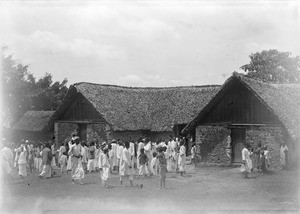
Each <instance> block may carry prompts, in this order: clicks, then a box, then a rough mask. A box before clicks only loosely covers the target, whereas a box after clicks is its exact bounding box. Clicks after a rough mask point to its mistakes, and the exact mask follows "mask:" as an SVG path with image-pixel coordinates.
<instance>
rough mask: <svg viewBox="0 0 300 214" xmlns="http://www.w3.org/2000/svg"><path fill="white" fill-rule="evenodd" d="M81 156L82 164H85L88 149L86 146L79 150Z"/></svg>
mask: <svg viewBox="0 0 300 214" xmlns="http://www.w3.org/2000/svg"><path fill="white" fill-rule="evenodd" d="M81 155H82V163H87V162H88V161H87V156H88V148H87V147H86V146H83V147H82V150H81Z"/></svg>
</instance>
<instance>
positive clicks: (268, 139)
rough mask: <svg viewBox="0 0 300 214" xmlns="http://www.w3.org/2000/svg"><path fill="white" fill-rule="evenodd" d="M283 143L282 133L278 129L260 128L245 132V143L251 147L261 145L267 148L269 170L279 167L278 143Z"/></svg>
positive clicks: (280, 129)
mask: <svg viewBox="0 0 300 214" xmlns="http://www.w3.org/2000/svg"><path fill="white" fill-rule="evenodd" d="M282 141H284V132H283V130H282V128H280V127H262V128H252V129H247V130H246V142H248V143H250V145H251V146H253V145H255V144H256V145H257V144H258V143H261V145H262V147H263V146H267V148H268V150H269V152H270V156H271V159H270V162H271V168H279V167H280V162H279V161H280V155H279V150H280V143H281V142H282Z"/></svg>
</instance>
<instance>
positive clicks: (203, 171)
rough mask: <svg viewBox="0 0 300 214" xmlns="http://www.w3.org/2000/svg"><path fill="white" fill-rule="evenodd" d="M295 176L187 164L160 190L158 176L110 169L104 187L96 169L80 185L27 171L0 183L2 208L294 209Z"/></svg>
mask: <svg viewBox="0 0 300 214" xmlns="http://www.w3.org/2000/svg"><path fill="white" fill-rule="evenodd" d="M297 177H298V176H297V171H296V170H291V171H287V172H284V171H275V172H274V174H272V175H257V174H253V175H252V178H250V179H242V178H241V174H240V171H239V168H229V167H198V168H194V167H193V166H191V165H189V166H188V176H187V177H181V176H180V175H177V176H176V174H175V173H173V174H172V173H169V174H168V175H167V180H166V189H164V190H160V189H159V178H158V177H151V178H142V179H136V177H135V181H134V182H135V184H136V186H135V187H129V181H127V180H126V181H125V187H121V186H119V177H118V175H112V177H111V179H110V180H109V182H108V184H109V188H104V187H102V186H101V181H100V176H99V173H92V174H87V175H86V176H85V178H84V183H85V184H84V185H76V184H72V183H71V181H70V173H69V174H64V175H62V176H56V177H54V178H52V179H44V180H40V179H39V178H38V177H37V176H36V175H29V177H27V178H26V179H24V180H23V181H22V180H20V179H19V178H15V179H14V180H13V181H11V182H10V183H9V184H6V185H2V189H1V192H2V199H3V200H2V204H1V210H2V212H1V213H121V212H123V213H158V212H159V213H298V212H299V206H298V198H299V197H298V195H297V194H298V179H297ZM141 184H143V188H140V186H141Z"/></svg>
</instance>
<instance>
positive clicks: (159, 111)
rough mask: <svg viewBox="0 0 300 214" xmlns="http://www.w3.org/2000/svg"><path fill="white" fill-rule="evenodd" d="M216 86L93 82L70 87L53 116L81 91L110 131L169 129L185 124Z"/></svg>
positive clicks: (62, 111) (216, 89) (206, 101)
mask: <svg viewBox="0 0 300 214" xmlns="http://www.w3.org/2000/svg"><path fill="white" fill-rule="evenodd" d="M219 87H220V86H217V85H211V86H189V87H166V88H138V87H122V86H114V85H101V84H93V83H85V82H83V83H77V84H74V85H72V86H71V87H70V89H69V92H68V94H67V95H66V98H65V100H64V101H63V103H62V105H61V106H60V107H59V108H58V110H57V112H56V113H55V117H56V118H59V117H60V115H62V114H64V112H65V111H66V110H67V109H68V107H69V106H70V104H71V102H72V101H73V100H74V99H75V97H76V95H77V94H78V93H80V94H82V95H83V96H84V97H85V98H86V99H87V100H88V101H89V102H90V103H91V104H92V106H93V107H94V108H95V109H96V110H97V111H98V112H99V114H101V116H102V117H103V118H104V119H105V120H106V121H107V122H108V123H109V124H110V125H111V126H112V128H113V129H114V130H117V131H124V130H152V131H171V130H172V128H173V126H174V125H175V124H187V123H188V122H189V121H191V120H192V119H193V118H194V117H195V116H196V115H197V113H198V112H199V111H201V109H202V108H203V107H204V106H206V104H207V103H208V102H209V101H210V99H211V98H212V97H213V96H214V95H215V94H216V93H217V92H218V90H219Z"/></svg>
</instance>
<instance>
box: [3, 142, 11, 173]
mask: <svg viewBox="0 0 300 214" xmlns="http://www.w3.org/2000/svg"><path fill="white" fill-rule="evenodd" d="M13 158H14V154H13V153H12V151H11V149H10V148H8V147H4V148H3V149H2V150H1V159H2V166H3V170H4V173H5V174H7V175H8V174H10V173H11V171H12V169H11V166H12V164H13Z"/></svg>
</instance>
